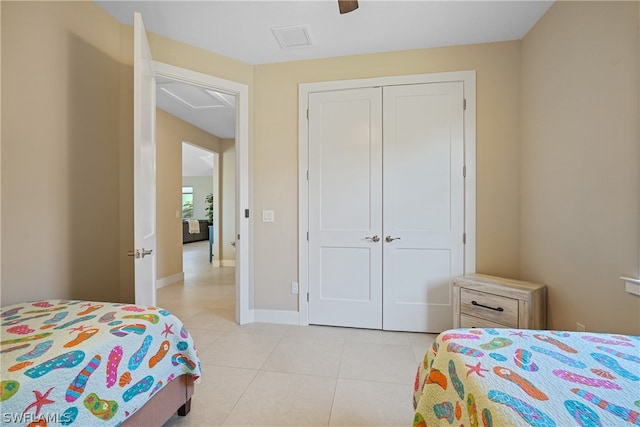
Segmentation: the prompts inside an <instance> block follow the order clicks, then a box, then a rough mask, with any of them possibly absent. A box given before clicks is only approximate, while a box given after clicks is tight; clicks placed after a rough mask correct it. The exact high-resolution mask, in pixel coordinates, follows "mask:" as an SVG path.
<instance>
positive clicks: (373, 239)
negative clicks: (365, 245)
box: [365, 236, 380, 242]
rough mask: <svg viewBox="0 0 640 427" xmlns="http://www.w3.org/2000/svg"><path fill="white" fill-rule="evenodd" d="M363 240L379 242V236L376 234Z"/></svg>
mask: <svg viewBox="0 0 640 427" xmlns="http://www.w3.org/2000/svg"><path fill="white" fill-rule="evenodd" d="M365 240H369V241H371V242H379V241H380V238H379V237H378V236H373V237H365Z"/></svg>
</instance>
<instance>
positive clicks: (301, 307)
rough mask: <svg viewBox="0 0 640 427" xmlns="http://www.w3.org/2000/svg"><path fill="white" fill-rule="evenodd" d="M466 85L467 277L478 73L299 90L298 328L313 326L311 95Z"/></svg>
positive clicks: (472, 246)
mask: <svg viewBox="0 0 640 427" xmlns="http://www.w3.org/2000/svg"><path fill="white" fill-rule="evenodd" d="M441 82H462V83H463V87H464V99H465V102H466V109H465V112H464V162H465V169H466V175H465V184H464V193H465V194H464V211H465V212H464V227H465V235H466V244H465V247H464V274H470V273H475V271H476V72H475V70H469V71H453V72H445V73H432V74H415V75H408V76H392V77H375V78H370V79H358V80H340V81H332V82H319V83H302V84H300V85H299V88H298V275H299V277H298V281H299V285H300V287H299V290H300V294H299V296H298V324H300V325H308V324H309V302H308V300H307V299H308V298H307V294H308V292H309V241H308V236H307V233H308V232H309V187H308V186H309V182H308V179H307V172H308V170H309V122H308V120H307V112H308V109H309V94H310V93H313V92H326V91H335V90H346V89H356V88H365V87H377V86H397V85H410V84H420V83H441Z"/></svg>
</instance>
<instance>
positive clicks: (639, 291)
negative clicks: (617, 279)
mask: <svg viewBox="0 0 640 427" xmlns="http://www.w3.org/2000/svg"><path fill="white" fill-rule="evenodd" d="M621 279H622V280H624V281H625V283H626V284H625V290H626V291H627V292H629V293H630V294H634V295H638V296H640V279H633V278H631V277H621Z"/></svg>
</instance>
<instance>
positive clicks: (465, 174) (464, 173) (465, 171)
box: [462, 166, 467, 178]
mask: <svg viewBox="0 0 640 427" xmlns="http://www.w3.org/2000/svg"><path fill="white" fill-rule="evenodd" d="M462 177H463V178H466V177H467V166H463V167H462Z"/></svg>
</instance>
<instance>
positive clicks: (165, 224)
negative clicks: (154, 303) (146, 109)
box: [156, 109, 220, 279]
mask: <svg viewBox="0 0 640 427" xmlns="http://www.w3.org/2000/svg"><path fill="white" fill-rule="evenodd" d="M183 141H188V142H189V143H191V144H193V145H197V146H199V147H202V148H204V149H206V150H209V151H213V152H219V151H220V139H219V138H218V137H217V136H214V135H211V134H210V133H207V132H205V131H203V130H202V129H199V128H197V127H195V126H193V125H190V124H189V123H187V122H185V121H183V120H181V119H179V118H177V117H175V116H173V115H171V114H169V113H167V112H165V111H163V110H160V109H156V144H157V147H156V171H157V178H156V180H157V181H156V239H157V240H156V248H157V258H156V276H157V278H158V279H163V278H167V277H171V276H173V275H175V274H179V273H182V215H180V216H178V218H176V211H178V212H182V142H183Z"/></svg>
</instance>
